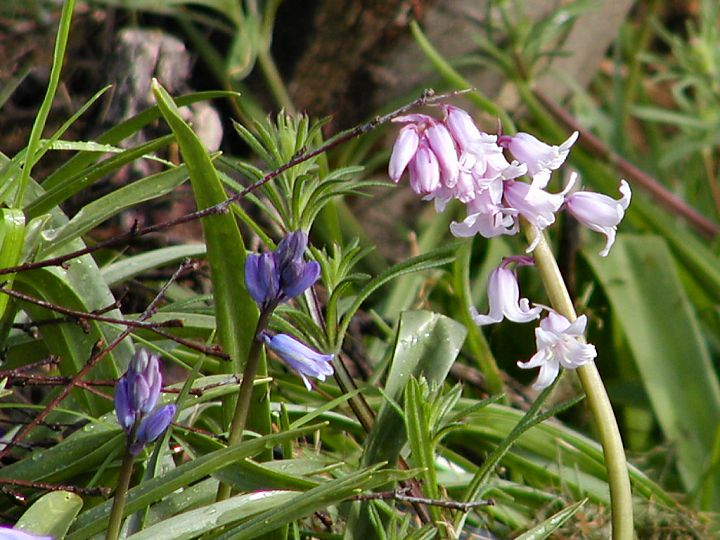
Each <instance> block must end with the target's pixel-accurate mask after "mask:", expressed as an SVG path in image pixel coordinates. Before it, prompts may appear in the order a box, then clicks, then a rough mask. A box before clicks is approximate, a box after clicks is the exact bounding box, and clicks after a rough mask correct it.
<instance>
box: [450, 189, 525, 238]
mask: <svg viewBox="0 0 720 540" xmlns="http://www.w3.org/2000/svg"><path fill="white" fill-rule="evenodd" d="M502 184H503V183H502V181H500V182H498V183H496V184H495V185H493V186H492V187H490V188H488V189H487V190H485V191H483V192H481V193H480V194H479V195H477V196H476V197H475V199H473V200H472V201H470V202H469V203H468V204H467V212H468V216H467V217H466V218H465V219H464V220H463V221H461V222H456V221H453V222H452V223H451V224H450V232H451V233H452V235H453V236H457V237H460V238H465V237H468V236H473V235H475V234H479V235H481V236H482V237H484V238H493V237H494V236H500V235H513V234H515V233H517V230H518V227H517V221H516V219H515V214H517V212H514V211H512V210H508V209H507V208H505V207H503V206H502V205H501V198H502V187H503V185H502Z"/></svg>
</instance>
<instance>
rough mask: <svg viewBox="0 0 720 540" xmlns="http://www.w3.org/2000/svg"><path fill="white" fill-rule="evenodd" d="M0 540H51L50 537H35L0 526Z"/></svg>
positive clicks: (18, 530)
mask: <svg viewBox="0 0 720 540" xmlns="http://www.w3.org/2000/svg"><path fill="white" fill-rule="evenodd" d="M0 540H53V539H52V536H36V535H34V534H31V533H29V532H25V531H21V530H20V529H14V528H12V527H10V526H7V525H0Z"/></svg>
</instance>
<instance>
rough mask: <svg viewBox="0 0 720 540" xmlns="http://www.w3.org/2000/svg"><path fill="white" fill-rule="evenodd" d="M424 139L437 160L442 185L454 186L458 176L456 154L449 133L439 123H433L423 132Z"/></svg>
mask: <svg viewBox="0 0 720 540" xmlns="http://www.w3.org/2000/svg"><path fill="white" fill-rule="evenodd" d="M425 137H427V141H428V145H429V146H430V148H431V149H432V151H433V154H435V157H436V158H437V161H438V165H439V166H440V177H441V179H442V183H443V185H445V186H447V187H452V186H454V185H455V182H456V180H457V175H458V154H457V149H456V148H455V143H454V142H453V138H452V136H451V135H450V132H449V131H448V130H447V128H446V127H445V126H444V125H443V124H441V123H440V122H436V121H433V122H432V123H431V124H430V126H428V128H427V130H426V131H425Z"/></svg>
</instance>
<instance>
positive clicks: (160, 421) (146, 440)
mask: <svg viewBox="0 0 720 540" xmlns="http://www.w3.org/2000/svg"><path fill="white" fill-rule="evenodd" d="M176 410H177V408H176V407H175V405H172V404H171V405H165V406H164V407H160V408H159V409H157V410H156V411H154V412H153V413H152V414H151V415H150V416H148V417H147V418H145V419H144V420H143V421H142V423H141V424H140V427H139V428H138V430H137V435H136V438H135V441H134V442H133V443H132V444H131V445H130V452H131V453H132V454H134V455H137V454H139V453H140V451H141V450H142V449H143V447H145V445H147V444H150V443H151V442H153V441H154V440H155V439H157V438H158V437H159V436H160V435H162V434H163V433H164V432H165V430H166V429H167V428H168V426H169V425H170V422H172V419H173V417H174V416H175V411H176Z"/></svg>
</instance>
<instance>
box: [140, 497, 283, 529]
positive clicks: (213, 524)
mask: <svg viewBox="0 0 720 540" xmlns="http://www.w3.org/2000/svg"><path fill="white" fill-rule="evenodd" d="M295 496H297V493H296V492H294V491H278V490H264V491H258V492H256V493H248V494H245V495H236V496H235V497H231V498H230V499H227V500H225V501H222V502H218V503H214V504H209V505H207V506H203V507H201V508H196V509H195V510H191V511H189V512H185V513H183V514H180V515H177V516H175V517H172V518H169V519H166V520H164V521H161V522H160V523H157V524H155V525H153V526H151V527H147V528H146V529H144V530H142V531H141V532H139V533H136V534H133V535H132V536H129V537H128V540H159V539H162V538H167V539H168V540H170V539H172V540H189V539H191V538H196V537H197V536H200V535H202V534H204V533H209V532H210V531H213V530H215V529H217V528H218V527H223V526H226V525H231V524H233V523H234V522H236V521H240V520H242V519H246V518H248V517H250V516H252V515H255V514H258V513H260V512H263V511H265V510H268V509H273V508H278V507H281V506H282V505H284V504H286V503H288V502H289V501H291V500H292V499H293V498H294V497H295Z"/></svg>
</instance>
